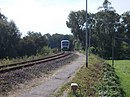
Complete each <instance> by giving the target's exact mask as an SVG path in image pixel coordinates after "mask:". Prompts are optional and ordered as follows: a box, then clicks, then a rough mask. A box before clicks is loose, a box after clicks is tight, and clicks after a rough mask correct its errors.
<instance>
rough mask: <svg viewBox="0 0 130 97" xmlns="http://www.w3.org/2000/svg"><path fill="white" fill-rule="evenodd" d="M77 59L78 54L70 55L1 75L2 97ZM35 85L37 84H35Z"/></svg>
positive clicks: (0, 92)
mask: <svg viewBox="0 0 130 97" xmlns="http://www.w3.org/2000/svg"><path fill="white" fill-rule="evenodd" d="M77 57H78V55H76V54H70V55H68V56H64V57H63V58H58V59H56V60H53V61H47V62H45V63H39V64H35V65H33V66H28V67H22V68H20V69H18V70H17V69H16V70H12V71H8V72H5V73H0V97H4V96H5V97H7V96H8V95H9V94H10V93H12V92H13V91H16V90H19V89H20V88H21V86H22V88H23V86H24V84H26V85H28V84H30V82H32V81H33V80H34V79H40V78H42V77H45V78H46V77H47V76H48V75H49V74H51V73H52V71H55V70H57V69H58V68H61V67H62V66H64V65H66V64H69V63H70V62H72V61H73V60H74V59H76V58H77ZM26 85H25V86H26ZM34 85H36V84H35V83H34V84H33V86H34Z"/></svg>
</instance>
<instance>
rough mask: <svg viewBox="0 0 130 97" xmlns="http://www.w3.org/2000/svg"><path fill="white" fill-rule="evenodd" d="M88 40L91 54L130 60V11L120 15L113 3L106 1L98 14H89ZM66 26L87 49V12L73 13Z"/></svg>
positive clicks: (69, 16)
mask: <svg viewBox="0 0 130 97" xmlns="http://www.w3.org/2000/svg"><path fill="white" fill-rule="evenodd" d="M87 23H88V28H87V29H88V34H89V35H88V36H89V37H88V38H87V39H88V40H90V43H91V45H90V50H91V52H93V53H95V54H98V55H99V56H100V57H102V58H105V59H111V57H112V47H113V48H114V49H113V50H114V56H115V59H130V11H127V12H124V13H123V14H121V15H120V14H118V13H116V11H115V10H114V8H113V7H112V6H111V2H109V1H108V0H104V2H103V4H102V6H100V7H99V8H98V12H97V13H88V19H87ZM66 25H67V27H68V28H70V29H71V32H72V34H73V35H74V38H76V39H78V40H79V41H80V43H81V44H82V48H83V49H85V39H86V38H85V34H86V11H85V10H80V11H71V12H70V14H69V15H68V20H67V21H66Z"/></svg>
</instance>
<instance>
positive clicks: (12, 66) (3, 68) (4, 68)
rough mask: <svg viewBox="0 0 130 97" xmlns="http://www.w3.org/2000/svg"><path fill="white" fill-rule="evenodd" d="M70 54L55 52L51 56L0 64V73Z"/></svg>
mask: <svg viewBox="0 0 130 97" xmlns="http://www.w3.org/2000/svg"><path fill="white" fill-rule="evenodd" d="M70 54H72V53H63V52H62V53H59V54H55V55H52V56H48V57H45V58H40V59H35V60H30V61H25V62H18V63H14V64H7V65H3V66H0V73H5V72H9V71H13V70H17V69H22V68H26V67H29V66H33V65H37V64H41V63H45V62H49V61H54V60H57V59H60V58H64V57H66V56H69V55H70Z"/></svg>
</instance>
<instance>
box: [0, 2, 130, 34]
mask: <svg viewBox="0 0 130 97" xmlns="http://www.w3.org/2000/svg"><path fill="white" fill-rule="evenodd" d="M87 1H88V12H91V13H96V12H98V10H97V8H98V7H99V6H102V3H103V1H104V0H87ZM109 1H110V2H111V3H112V6H113V7H114V9H115V10H116V12H117V13H119V14H122V13H123V12H126V11H130V3H129V0H109ZM0 8H1V13H2V14H4V15H5V16H6V17H8V20H13V21H14V22H15V23H16V25H17V27H18V29H19V30H20V32H21V33H22V36H25V35H27V32H28V31H34V32H41V33H42V34H43V35H44V34H46V33H49V34H51V35H52V34H55V33H59V34H71V31H70V29H69V28H67V26H66V21H67V20H68V19H67V18H68V15H69V13H70V11H78V10H85V9H86V0H0Z"/></svg>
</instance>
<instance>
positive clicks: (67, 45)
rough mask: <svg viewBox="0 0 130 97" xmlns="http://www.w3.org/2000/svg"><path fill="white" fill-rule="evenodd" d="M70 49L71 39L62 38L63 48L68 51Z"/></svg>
mask: <svg viewBox="0 0 130 97" xmlns="http://www.w3.org/2000/svg"><path fill="white" fill-rule="evenodd" d="M69 49H70V41H69V40H62V41H61V50H62V51H68V50H69Z"/></svg>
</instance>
